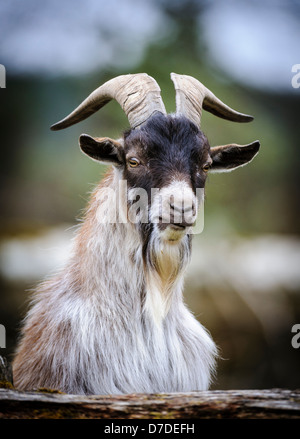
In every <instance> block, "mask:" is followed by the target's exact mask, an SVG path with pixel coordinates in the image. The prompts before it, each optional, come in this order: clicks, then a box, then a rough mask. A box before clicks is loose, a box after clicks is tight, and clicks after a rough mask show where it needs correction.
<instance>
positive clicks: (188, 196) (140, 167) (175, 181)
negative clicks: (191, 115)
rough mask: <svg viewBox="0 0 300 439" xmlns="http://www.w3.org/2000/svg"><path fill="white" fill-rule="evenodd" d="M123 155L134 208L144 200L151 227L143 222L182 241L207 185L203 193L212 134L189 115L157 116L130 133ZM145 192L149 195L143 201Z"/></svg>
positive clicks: (144, 227)
mask: <svg viewBox="0 0 300 439" xmlns="http://www.w3.org/2000/svg"><path fill="white" fill-rule="evenodd" d="M123 154H124V155H123V178H124V180H126V181H127V184H128V188H130V189H129V194H130V196H129V201H128V207H129V208H131V209H132V208H134V205H135V203H136V202H139V204H138V205H139V209H144V213H145V215H144V217H143V219H144V221H145V222H146V223H147V226H143V225H142V224H141V225H140V226H141V230H147V231H149V229H150V228H151V229H152V231H153V232H154V233H155V232H156V233H157V234H160V235H161V237H162V239H164V240H166V241H169V242H177V241H179V240H181V239H182V237H183V236H185V235H186V234H187V233H189V232H190V231H191V227H192V225H193V224H194V223H195V220H196V216H197V210H198V206H199V199H198V198H199V197H197V195H198V192H197V191H198V189H202V191H201V197H202V198H203V189H204V185H205V181H206V176H207V171H208V170H209V168H210V166H211V164H212V159H211V157H210V147H209V144H208V141H207V138H206V137H205V136H204V134H203V133H202V132H201V131H200V130H199V129H198V128H197V127H196V126H195V125H194V124H192V123H191V122H190V121H189V120H188V119H186V118H184V117H172V116H163V115H157V116H154V117H152V118H151V119H150V120H149V121H148V122H147V124H145V125H144V126H143V127H142V128H140V129H138V130H131V131H129V132H127V133H125V135H124V149H123ZM143 192H144V193H146V194H147V196H146V197H144V199H145V200H146V202H145V203H144V205H141V203H140V200H141V197H142V195H143ZM201 197H200V198H201ZM200 201H201V200H200ZM136 206H137V204H136ZM141 222H143V221H141ZM149 224H150V225H151V227H149Z"/></svg>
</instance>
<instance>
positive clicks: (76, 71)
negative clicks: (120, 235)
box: [0, 0, 300, 389]
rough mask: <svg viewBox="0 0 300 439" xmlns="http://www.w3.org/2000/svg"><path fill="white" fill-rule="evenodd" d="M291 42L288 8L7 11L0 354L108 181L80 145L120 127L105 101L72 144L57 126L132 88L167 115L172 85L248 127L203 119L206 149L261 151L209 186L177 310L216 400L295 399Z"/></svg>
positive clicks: (299, 31) (73, 133) (33, 4)
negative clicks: (195, 322)
mask: <svg viewBox="0 0 300 439" xmlns="http://www.w3.org/2000/svg"><path fill="white" fill-rule="evenodd" d="M299 41H300V2H299V1H296V0H294V1H292V0H287V1H283V0H282V1H280V0H275V1H271V0H261V1H258V0H254V1H252V2H246V1H238V0H231V1H226V2H222V1H213V0H211V1H209V0H202V1H200V0H199V1H196V0H181V1H180V0H173V1H171V0H153V1H146V0H144V1H138V0H122V1H117V0H110V1H109V2H106V1H104V0H98V1H97V0H85V1H76V2H74V1H71V0H60V1H58V0H51V1H50V0H46V1H43V2H38V1H37V0H26V2H24V1H21V0H11V1H10V2H4V1H2V2H1V3H0V63H1V64H3V65H4V66H5V68H6V88H2V89H0V102H1V105H0V126H1V160H0V171H1V172H0V182H1V185H0V206H1V217H0V226H1V228H0V294H1V301H0V323H1V324H3V325H4V326H5V327H6V348H1V349H0V354H1V355H5V356H7V357H8V358H9V359H11V358H12V354H13V352H14V349H15V345H16V340H17V334H18V330H19V325H20V322H21V319H22V318H23V317H24V315H25V312H26V310H27V309H28V299H29V293H30V289H32V288H34V286H35V285H36V284H37V283H38V281H39V280H41V279H42V278H44V277H45V276H47V275H49V274H51V273H52V272H55V270H56V269H57V268H58V267H60V266H61V264H63V263H64V261H65V259H66V257H67V254H68V249H69V247H70V238H71V237H72V236H73V229H72V227H73V226H74V225H76V224H77V219H78V218H80V216H81V212H82V209H83V208H84V206H85V205H86V202H87V200H88V197H89V192H90V191H91V190H92V188H93V187H94V185H95V184H96V183H97V182H98V181H99V179H100V178H101V177H102V175H103V173H104V172H105V167H103V166H100V165H98V164H97V163H94V162H92V161H91V160H89V159H88V158H87V157H85V156H83V155H82V154H81V152H80V150H79V148H78V137H79V135H80V134H81V133H83V132H86V133H89V134H90V135H96V136H110V137H114V138H118V137H119V136H120V133H121V132H122V131H123V130H124V129H126V128H127V127H128V122H127V120H126V117H125V116H124V114H123V113H122V110H121V109H120V107H119V106H118V104H116V103H115V102H111V103H110V104H109V105H108V106H107V107H105V108H104V109H103V110H101V112H100V113H97V114H95V115H93V116H92V117H90V118H89V119H87V120H86V121H84V122H82V123H80V124H78V125H75V126H73V127H70V128H69V129H67V130H65V131H61V132H51V131H50V129H49V127H50V125H51V124H53V123H55V122H57V121H58V120H60V119H61V118H63V117H64V116H66V115H67V114H69V112H70V111H71V110H73V109H74V108H75V107H76V106H77V105H78V104H79V103H80V102H81V101H82V100H83V99H84V98H85V97H86V96H87V95H88V94H89V93H90V92H91V91H92V90H94V89H95V88H96V87H98V86H99V85H100V84H101V83H103V82H104V81H106V80H108V79H110V78H112V77H114V76H116V75H120V74H125V73H136V72H146V73H148V74H149V75H151V76H153V77H154V78H155V79H156V80H157V82H158V83H159V85H160V87H161V89H162V97H163V100H164V102H165V105H166V107H167V110H168V111H169V112H172V111H175V91H174V88H173V83H172V82H171V80H170V72H172V71H174V72H176V73H182V74H188V75H192V76H194V77H196V78H197V79H199V80H200V81H201V82H203V83H204V84H205V85H206V86H207V87H208V88H209V89H211V90H212V91H213V92H214V93H215V94H216V95H217V96H218V97H219V98H220V99H222V100H223V101H224V102H225V103H227V104H228V105H229V106H231V107H233V108H235V109H236V110H238V111H241V112H243V113H247V114H252V115H253V116H254V117H255V120H254V121H253V122H252V123H250V124H236V123H233V122H228V121H224V120H222V119H218V118H216V117H214V116H212V115H211V114H207V113H205V112H204V114H203V118H202V120H203V122H202V129H203V131H204V132H205V133H206V135H207V136H208V138H209V140H210V143H211V145H212V146H214V145H218V144H225V143H230V142H234V143H240V144H243V143H249V142H251V141H254V140H256V139H259V140H260V142H261V151H260V153H259V155H258V156H257V157H256V158H255V160H254V161H253V162H252V163H251V164H249V165H248V166H247V167H244V168H242V169H239V170H236V171H235V172H232V173H227V174H215V175H211V176H210V177H209V179H208V183H207V186H206V203H205V228H204V232H203V233H202V234H200V235H197V236H196V237H195V239H194V252H193V259H192V262H191V265H190V267H189V270H188V273H187V278H186V285H185V298H186V302H187V303H188V305H189V306H190V308H191V309H192V311H193V312H194V313H195V315H196V316H197V317H198V318H199V320H200V321H201V323H203V324H204V325H205V326H206V327H207V329H208V330H209V331H210V332H211V334H212V336H213V338H214V339H215V341H216V343H217V344H218V346H219V349H220V353H221V357H222V358H221V359H220V361H219V365H218V374H217V378H216V381H215V383H214V385H213V388H215V389H233V388H235V389H237V388H240V389H242V388H269V387H289V388H296V387H299V385H300V374H299V371H300V367H299V366H300V349H294V348H293V347H292V345H291V339H292V336H293V334H292V333H291V328H292V326H293V325H294V324H296V323H300V299H299V298H300V237H299V234H300V222H299V213H300V199H299V185H300V173H299V169H300V152H299V148H300V145H299V135H300V123H299V109H300V108H299V102H300V99H299V98H300V88H294V87H293V86H292V78H293V76H294V75H295V73H293V72H292V67H293V65H295V64H298V63H300V52H299ZM296 85H297V84H296ZM299 85H300V81H299Z"/></svg>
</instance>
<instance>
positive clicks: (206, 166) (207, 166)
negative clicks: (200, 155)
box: [202, 164, 210, 172]
mask: <svg viewBox="0 0 300 439" xmlns="http://www.w3.org/2000/svg"><path fill="white" fill-rule="evenodd" d="M202 170H203V171H204V172H207V171H209V170H210V165H209V164H207V165H204V166H202Z"/></svg>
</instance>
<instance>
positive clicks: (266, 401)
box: [0, 389, 300, 420]
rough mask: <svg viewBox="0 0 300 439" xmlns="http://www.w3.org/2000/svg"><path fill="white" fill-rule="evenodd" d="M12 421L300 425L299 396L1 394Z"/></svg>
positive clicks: (0, 412)
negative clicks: (281, 422) (215, 421)
mask: <svg viewBox="0 0 300 439" xmlns="http://www.w3.org/2000/svg"><path fill="white" fill-rule="evenodd" d="M0 418H2V419H3V418H4V419H8V418H15V419H50V418H51V419H106V420H108V419H132V420H134V419H136V420H137V419H153V420H167V419H299V418H300V390H286V389H268V390H226V391H219V390H214V391H203V392H189V393H171V394H131V395H104V396H103V395H93V396H81V395H67V394H63V393H54V392H53V391H49V390H47V389H40V390H39V391H35V392H20V391H17V390H12V389H0Z"/></svg>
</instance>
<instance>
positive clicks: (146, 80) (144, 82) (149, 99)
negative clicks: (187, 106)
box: [51, 73, 166, 131]
mask: <svg viewBox="0 0 300 439" xmlns="http://www.w3.org/2000/svg"><path fill="white" fill-rule="evenodd" d="M112 99H115V100H116V101H117V102H118V103H119V104H120V105H121V107H122V108H123V110H124V112H125V114H126V116H127V117H128V120H129V123H130V126H131V127H132V128H136V127H138V126H140V125H141V124H142V123H144V122H146V120H147V119H149V117H150V116H151V115H152V114H153V113H155V112H160V113H163V114H166V109H165V106H164V103H163V101H162V98H161V95H160V88H159V86H158V84H157V82H156V81H155V80H154V79H153V78H151V76H149V75H147V74H146V73H138V74H133V75H121V76H117V77H116V78H113V79H111V80H110V81H107V82H105V84H103V85H101V86H100V87H98V88H97V89H96V90H94V91H93V92H92V93H91V94H90V95H89V96H88V97H87V98H86V99H85V100H84V101H83V102H82V103H81V104H80V105H79V106H78V107H77V108H76V109H75V110H74V111H73V112H72V113H71V114H69V116H67V117H65V118H64V119H62V120H61V121H60V122H57V123H56V124H54V125H52V126H51V130H54V131H56V130H61V129H63V128H67V127H69V126H71V125H74V124H75V123H78V122H80V121H82V120H84V119H86V118H87V117H89V116H91V115H92V114H93V113H95V112H96V111H98V110H100V108H102V107H103V106H104V105H105V104H107V103H108V102H109V101H111V100H112Z"/></svg>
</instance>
